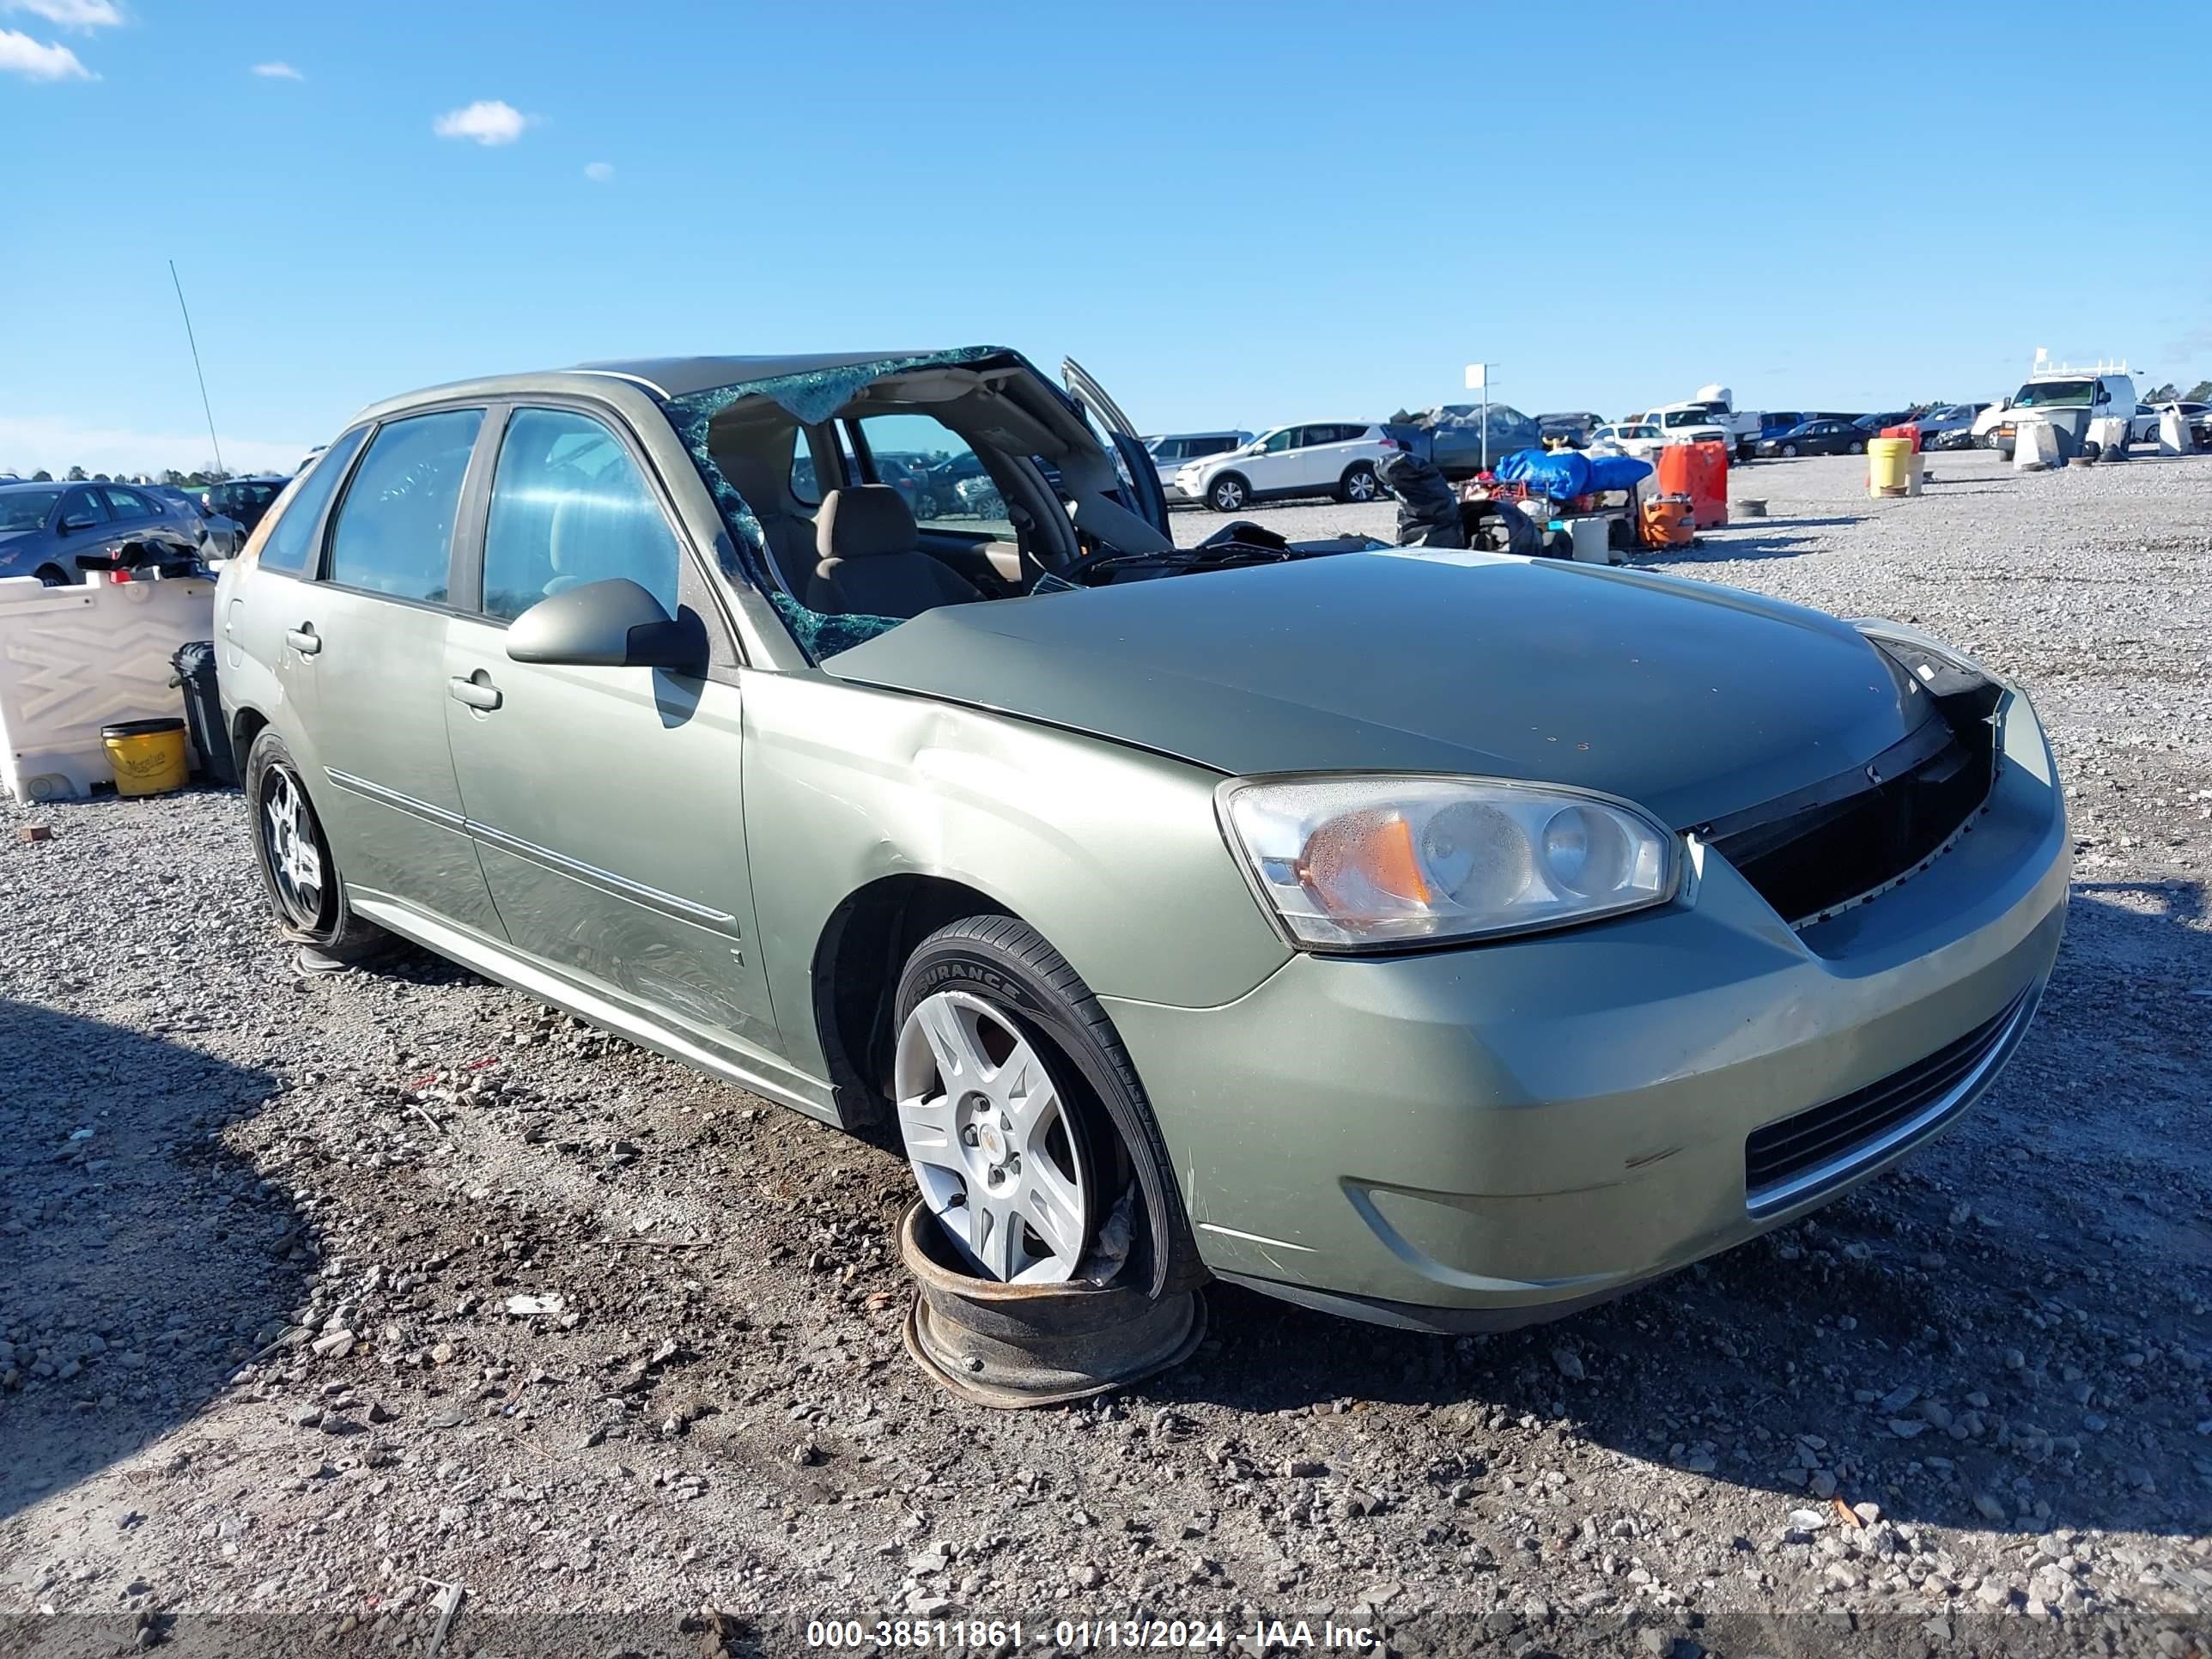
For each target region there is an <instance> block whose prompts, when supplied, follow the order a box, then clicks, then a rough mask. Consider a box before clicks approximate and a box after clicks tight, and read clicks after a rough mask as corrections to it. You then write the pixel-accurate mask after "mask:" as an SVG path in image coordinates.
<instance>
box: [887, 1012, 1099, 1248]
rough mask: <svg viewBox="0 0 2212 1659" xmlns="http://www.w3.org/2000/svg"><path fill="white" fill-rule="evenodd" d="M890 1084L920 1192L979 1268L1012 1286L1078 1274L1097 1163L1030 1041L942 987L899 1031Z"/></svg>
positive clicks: (996, 1015) (1008, 1021)
mask: <svg viewBox="0 0 2212 1659" xmlns="http://www.w3.org/2000/svg"><path fill="white" fill-rule="evenodd" d="M892 1083H893V1087H894V1090H895V1091H896V1095H897V1097H898V1120H899V1136H900V1139H902V1141H903V1142H904V1143H905V1146H906V1155H907V1161H908V1163H909V1164H912V1165H913V1167H914V1175H915V1182H917V1183H918V1184H919V1185H920V1186H921V1196H922V1200H923V1201H924V1202H925V1203H926V1204H927V1205H928V1206H929V1211H930V1213H931V1214H932V1215H934V1216H935V1217H936V1218H938V1220H939V1222H940V1223H941V1224H943V1225H944V1227H945V1231H946V1232H947V1233H948V1234H950V1235H951V1237H952V1239H953V1240H954V1242H955V1243H957V1244H958V1245H959V1246H960V1247H961V1249H963V1251H965V1252H966V1254H967V1255H968V1257H969V1260H970V1261H972V1262H973V1263H974V1264H975V1267H977V1268H978V1269H979V1270H981V1272H982V1273H983V1274H984V1275H985V1276H986V1277H987V1278H990V1279H997V1280H999V1281H1000V1282H1001V1283H1003V1284H1009V1285H1060V1284H1065V1283H1066V1281H1067V1280H1069V1279H1073V1278H1074V1277H1075V1273H1076V1269H1077V1267H1078V1266H1079V1264H1080V1262H1081V1261H1082V1260H1083V1254H1084V1250H1085V1246H1086V1244H1087V1243H1088V1241H1087V1239H1086V1237H1085V1231H1086V1225H1087V1220H1088V1218H1089V1216H1090V1212H1091V1209H1090V1199H1091V1167H1090V1162H1089V1159H1088V1157H1087V1156H1086V1154H1085V1150H1084V1146H1083V1139H1082V1137H1081V1136H1080V1135H1079V1133H1077V1128H1076V1123H1075V1121H1074V1118H1073V1115H1071V1113H1070V1110H1069V1108H1068V1105H1067V1103H1066V1099H1065V1097H1063V1096H1062V1095H1061V1093H1060V1086H1059V1085H1058V1084H1057V1083H1055V1082H1054V1080H1053V1076H1052V1073H1050V1072H1049V1071H1048V1070H1047V1069H1046V1066H1045V1064H1044V1061H1043V1060H1042V1057H1041V1056H1040V1055H1039V1054H1037V1052H1036V1048H1035V1047H1034V1046H1033V1045H1032V1044H1031V1042H1030V1040H1029V1038H1028V1037H1026V1036H1024V1035H1023V1034H1022V1032H1021V1031H1020V1030H1018V1028H1017V1027H1016V1026H1015V1024H1013V1022H1012V1020H1011V1019H1009V1018H1007V1017H1006V1015H1005V1014H1003V1013H1001V1012H1000V1011H999V1010H998V1009H996V1008H994V1007H993V1006H991V1005H990V1004H989V1003H987V1002H986V1001H984V1000H983V999H982V998H981V997H979V996H976V995H975V994H973V993H971V992H968V991H939V992H935V993H933V994H931V995H929V996H927V997H925V998H923V999H922V1000H921V1002H920V1003H919V1004H917V1005H916V1006H915V1010H914V1012H912V1013H910V1014H908V1016H907V1017H906V1024H904V1025H902V1026H901V1027H900V1029H899V1037H898V1050H897V1054H896V1057H895V1059H894V1060H893V1062H892Z"/></svg>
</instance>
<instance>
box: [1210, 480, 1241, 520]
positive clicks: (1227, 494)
mask: <svg viewBox="0 0 2212 1659" xmlns="http://www.w3.org/2000/svg"><path fill="white" fill-rule="evenodd" d="M1213 504H1214V505H1215V506H1216V507H1219V508H1220V509H1221V510H1222V511H1223V512H1224V513H1234V512H1235V511H1236V510H1237V508H1238V507H1242V506H1243V505H1244V486H1243V484H1240V483H1237V480H1236V479H1234V478H1224V479H1223V480H1222V481H1221V482H1220V483H1218V484H1216V485H1214V486H1213Z"/></svg>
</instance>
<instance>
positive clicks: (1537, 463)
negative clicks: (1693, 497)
mask: <svg viewBox="0 0 2212 1659" xmlns="http://www.w3.org/2000/svg"><path fill="white" fill-rule="evenodd" d="M1650 473H1651V464H1650V462H1649V461H1639V460H1638V459H1636V458H1635V457H1634V456H1633V455H1585V454H1583V453H1581V452H1580V451H1578V450H1572V449H1560V450H1551V451H1547V450H1541V449H1516V450H1515V451H1514V452H1513V453H1511V454H1510V455H1508V456H1507V457H1506V458H1505V459H1504V460H1502V461H1500V462H1498V478H1499V480H1500V481H1501V482H1503V483H1516V484H1520V485H1522V487H1523V488H1525V489H1528V490H1529V491H1531V492H1532V493H1534V494H1535V495H1544V496H1547V497H1549V498H1550V499H1551V500H1553V501H1569V500H1571V499H1572V498H1573V497H1575V496H1577V495H1595V494H1596V493H1598V492H1599V491H1600V490H1606V489H1635V488H1636V486H1637V485H1638V483H1641V482H1642V481H1643V480H1644V479H1645V478H1647V477H1650Z"/></svg>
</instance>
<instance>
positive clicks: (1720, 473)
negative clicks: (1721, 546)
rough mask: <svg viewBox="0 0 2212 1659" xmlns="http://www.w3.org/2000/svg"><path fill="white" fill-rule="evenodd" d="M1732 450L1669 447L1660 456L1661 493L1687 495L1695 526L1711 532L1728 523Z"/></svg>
mask: <svg viewBox="0 0 2212 1659" xmlns="http://www.w3.org/2000/svg"><path fill="white" fill-rule="evenodd" d="M1728 457H1729V453H1728V446H1727V445H1726V444H1723V443H1713V442H1706V443H1701V444H1668V446H1667V447H1665V448H1664V449H1662V450H1661V451H1660V452H1659V493H1660V494H1661V495H1687V496H1688V497H1689V498H1690V515H1691V520H1692V522H1693V523H1694V524H1695V525H1696V526H1697V527H1698V528H1699V529H1700V530H1711V529H1712V528H1714V527H1715V526H1718V525H1724V524H1726V523H1727V522H1728V468H1729V461H1728Z"/></svg>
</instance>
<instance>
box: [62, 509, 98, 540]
mask: <svg viewBox="0 0 2212 1659" xmlns="http://www.w3.org/2000/svg"><path fill="white" fill-rule="evenodd" d="M91 528H92V520H90V519H88V518H86V517H85V516H84V514H82V513H70V515H69V517H67V518H66V519H64V520H62V521H61V526H60V529H61V533H62V534H63V535H64V536H74V535H76V533H77V532H79V531H81V530H89V529H91Z"/></svg>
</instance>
